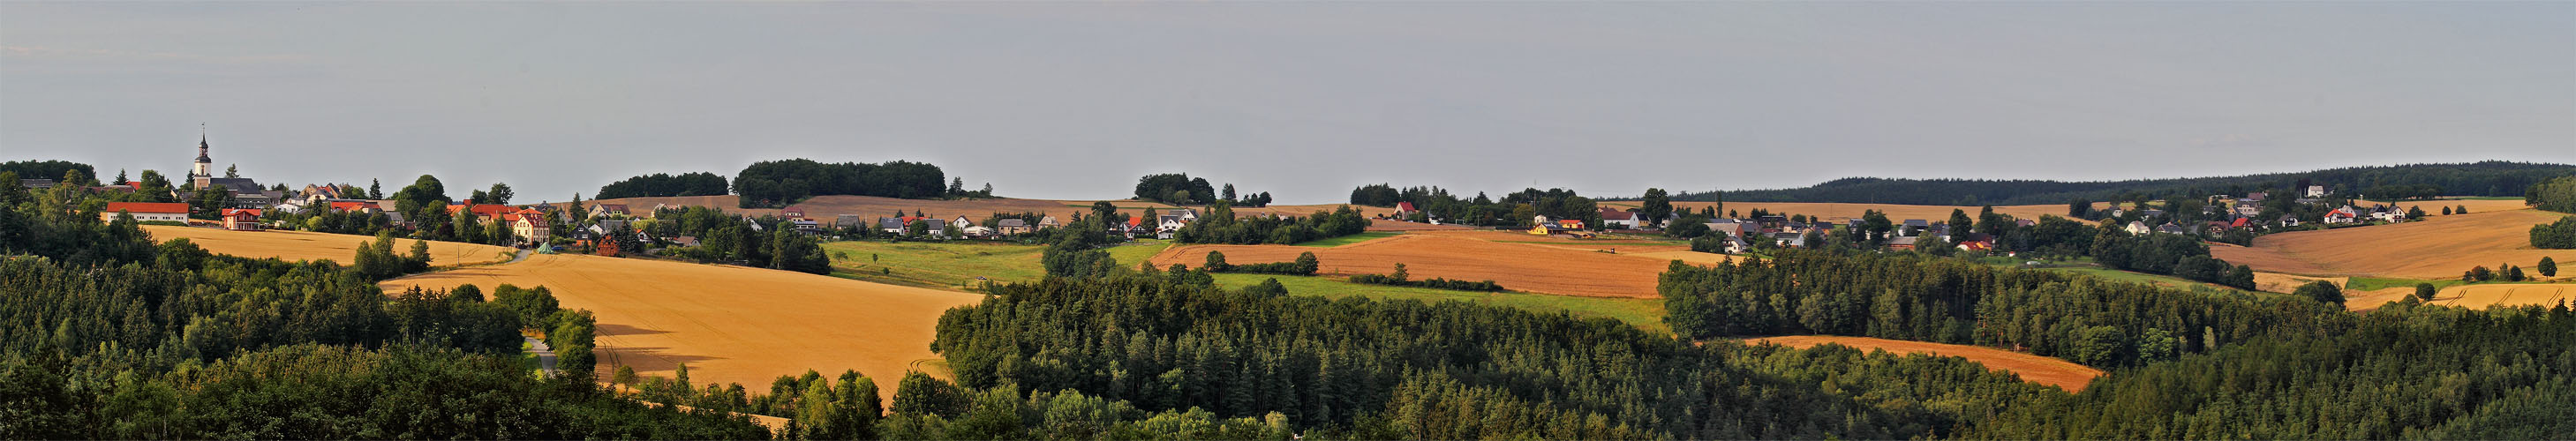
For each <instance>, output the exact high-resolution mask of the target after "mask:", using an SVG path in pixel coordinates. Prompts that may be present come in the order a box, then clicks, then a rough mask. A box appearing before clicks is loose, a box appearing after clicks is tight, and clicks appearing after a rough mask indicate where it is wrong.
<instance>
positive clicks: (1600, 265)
mask: <svg viewBox="0 0 2576 441" xmlns="http://www.w3.org/2000/svg"><path fill="white" fill-rule="evenodd" d="M1460 233H1474V232H1460ZM1521 236H1528V235H1521ZM1528 237H1535V236H1528ZM1632 248H1637V247H1634V246H1623V247H1621V248H1620V251H1621V252H1623V253H1624V252H1628V251H1631V250H1632ZM1663 248H1665V249H1666V250H1670V249H1680V248H1685V247H1663ZM1209 251H1220V252H1224V253H1225V256H1226V260H1227V261H1229V262H1232V263H1236V264H1251V263H1265V262H1286V261H1289V260H1293V259H1296V258H1297V255H1298V254H1299V253H1305V252H1313V253H1315V256H1316V258H1317V259H1318V260H1319V261H1320V263H1321V265H1320V266H1321V271H1319V272H1318V274H1328V275H1355V274H1384V273H1388V272H1393V271H1395V264H1398V263H1402V264H1405V267H1406V269H1407V271H1409V272H1411V273H1412V275H1413V277H1417V278H1423V279H1429V278H1434V277H1439V278H1448V279H1458V280H1470V281H1476V280H1492V281H1495V282H1497V283H1501V284H1502V285H1503V288H1504V289H1509V290H1513V291H1520V292H1530V293H1541V294H1557V295H1570V296H1587V297H1635V298H1645V297H1654V296H1655V283H1656V281H1657V277H1659V275H1660V274H1662V273H1663V271H1664V267H1665V265H1666V264H1667V263H1669V262H1671V260H1670V259H1658V258H1652V257H1642V256H1632V255H1625V254H1612V253H1604V252H1596V251H1594V250H1593V249H1590V248H1585V247H1583V246H1581V245H1579V244H1567V245H1540V244H1514V243H1500V242H1494V241H1489V240H1482V239H1474V238H1469V237H1461V236H1457V235H1449V234H1435V233H1432V232H1425V233H1411V234H1405V235H1400V236H1395V237H1390V238H1386V239H1381V240H1375V241H1369V242H1365V243H1359V244H1354V245H1350V246H1342V247H1334V248H1310V247H1297V246H1286V245H1187V246H1178V247H1172V248H1171V249H1168V250H1165V251H1163V252H1162V253H1161V254H1156V255H1154V260H1153V261H1154V264H1155V266H1167V265H1171V264H1174V263H1181V264H1189V265H1194V266H1195V265H1198V264H1199V263H1201V262H1205V261H1206V259H1207V253H1208V252H1209ZM1634 251H1638V252H1645V251H1648V250H1644V249H1636V250H1634Z"/></svg>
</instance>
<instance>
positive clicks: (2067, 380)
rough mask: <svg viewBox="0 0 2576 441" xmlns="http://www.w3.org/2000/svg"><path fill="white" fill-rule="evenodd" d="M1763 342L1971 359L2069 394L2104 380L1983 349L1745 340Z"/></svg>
mask: <svg viewBox="0 0 2576 441" xmlns="http://www.w3.org/2000/svg"><path fill="white" fill-rule="evenodd" d="M1761 343H1776V344H1779V345H1781V346H1787V347H1791V348H1798V349H1806V348H1811V347H1815V346H1816V345H1821V344H1838V345H1843V346H1850V347H1852V348H1855V349H1860V350H1863V351H1867V350H1872V349H1876V350H1884V351H1887V352H1892V353H1899V354H1932V355H1938V356H1946V357H1959V358H1965V359H1968V361H1974V362H1977V364H1982V365H1985V366H1986V369H1990V370H1996V371H2003V372H2011V373H2014V374H2016V375H2020V376H2021V379H2022V381H2028V382H2032V383H2039V384H2045V385H2049V386H2056V387H2057V388H2059V389H2065V390H2066V391H2067V392H2082V391H2084V387H2085V386H2087V385H2090V384H2092V382H2093V378H2094V377H2100V376H2102V375H2103V372H2102V370H2101V369H2094V368H2091V367H2086V366H2084V365H2080V364H2075V363H2073V362H2068V361H2066V360H2059V359H2056V358H2051V357H2042V356H2037V355H2030V354H2024V353H2020V352H2013V351H2007V350H2002V349H1995V348H1989V347H1983V346H1968V345H1954V344H1943V343H1927V342H1919V341H1905V340H1888V339H1883V338H1869V337H1844V336H1831V335H1794V336H1786V337H1762V338H1749V339H1745V340H1744V344H1748V345H1750V344H1761Z"/></svg>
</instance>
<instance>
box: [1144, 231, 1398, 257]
mask: <svg viewBox="0 0 2576 441" xmlns="http://www.w3.org/2000/svg"><path fill="white" fill-rule="evenodd" d="M1398 234H1404V233H1403V232H1400V231H1370V232H1366V233H1360V234H1353V235H1349V236H1342V237H1332V238H1324V239H1316V240H1309V241H1305V242H1299V243H1297V246H1301V247H1323V248H1332V247H1338V246H1343V245H1350V244H1355V243H1360V242H1367V241H1372V240H1378V239H1384V238H1389V237H1395V235H1398ZM1120 262H1125V260H1121V261H1120Z"/></svg>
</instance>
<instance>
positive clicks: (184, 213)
mask: <svg viewBox="0 0 2576 441" xmlns="http://www.w3.org/2000/svg"><path fill="white" fill-rule="evenodd" d="M120 212H122V213H132V214H133V215H134V221H136V222H187V221H188V204H183V203H178V202H109V203H107V209H105V210H100V211H99V212H98V221H99V222H115V221H116V214H117V213H120Z"/></svg>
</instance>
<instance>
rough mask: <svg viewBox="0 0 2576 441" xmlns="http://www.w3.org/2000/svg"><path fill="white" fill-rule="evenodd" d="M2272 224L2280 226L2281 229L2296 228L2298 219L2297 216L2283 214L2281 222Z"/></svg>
mask: <svg viewBox="0 0 2576 441" xmlns="http://www.w3.org/2000/svg"><path fill="white" fill-rule="evenodd" d="M2274 223H2277V224H2280V225H2281V227H2282V228H2289V227H2296V226H2299V218H2298V216H2291V215H2286V214H2284V215H2281V220H2279V221H2276V222H2274Z"/></svg>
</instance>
